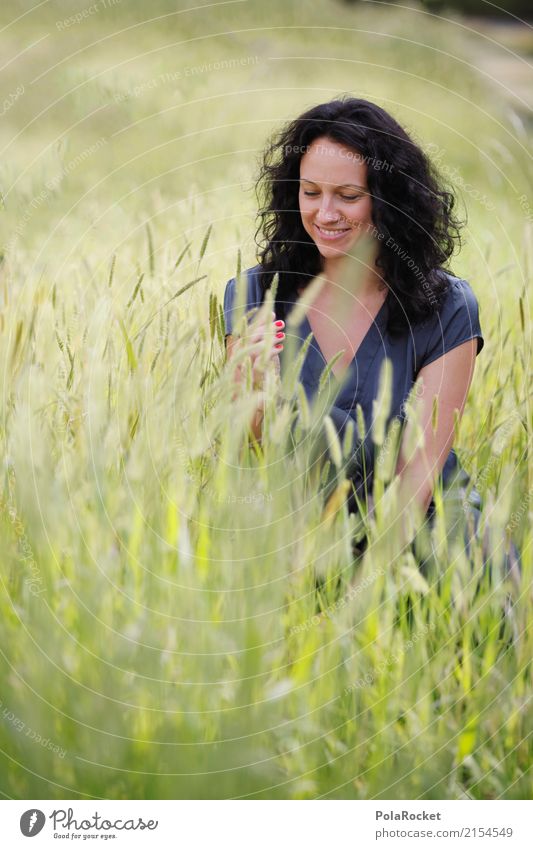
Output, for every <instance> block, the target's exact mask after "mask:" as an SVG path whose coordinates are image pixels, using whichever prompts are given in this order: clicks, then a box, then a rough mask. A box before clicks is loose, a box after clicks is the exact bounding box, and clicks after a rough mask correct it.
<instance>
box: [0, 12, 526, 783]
mask: <svg viewBox="0 0 533 849" xmlns="http://www.w3.org/2000/svg"><path fill="white" fill-rule="evenodd" d="M9 5H11V9H10V10H9V12H8V10H4V12H3V14H4V16H5V18H6V20H9V19H12V18H15V17H16V16H17V15H19V14H21V9H23V6H22V4H17V3H14V2H13V3H11V4H8V6H9ZM122 6H123V8H122V7H121V6H118V5H117V6H116V7H114V8H112V9H110V10H109V11H108V13H105V14H104V13H103V12H102V13H101V14H99V15H95V16H94V17H92V18H90V19H88V20H87V21H84V22H83V23H80V24H79V25H76V26H73V27H71V28H70V29H69V33H68V38H67V37H66V36H65V37H62V36H64V35H65V34H64V33H61V32H59V31H58V30H57V27H56V25H55V22H56V21H57V20H60V19H61V20H62V19H64V18H65V17H67V16H68V15H69V14H74V13H75V11H76V9H79V8H81V7H80V6H79V5H78V6H76V5H75V4H70V3H69V4H66V3H62V4H58V3H56V4H47V6H46V7H45V8H43V9H41V10H40V11H39V12H38V13H32V14H31V15H28V16H26V17H25V18H23V19H21V20H20V21H19V22H18V23H16V24H14V25H13V26H11V27H10V28H9V29H8V30H6V32H5V44H6V51H5V52H6V60H7V59H9V58H12V57H13V56H15V54H16V53H17V52H18V51H19V50H20V44H21V43H24V44H30V43H33V42H34V41H37V40H38V39H39V38H42V37H43V36H44V35H46V34H47V33H48V37H47V38H43V40H42V41H40V42H39V44H38V45H37V46H36V47H35V48H33V49H32V50H29V51H27V52H26V53H24V54H23V55H21V56H20V57H19V58H18V59H16V60H14V61H13V62H12V64H10V65H9V66H8V69H7V75H6V76H5V77H3V80H4V82H3V85H4V87H5V92H4V97H7V95H8V94H9V93H10V92H14V91H15V90H16V87H17V85H18V84H20V82H21V81H22V82H23V83H24V86H25V90H24V94H23V95H22V96H21V97H19V98H18V100H17V101H16V102H15V103H14V104H13V105H12V106H11V108H10V109H9V110H8V111H7V112H6V113H5V115H4V117H3V120H2V129H1V131H0V132H1V136H0V138H1V141H2V148H3V150H4V156H3V157H2V166H1V173H0V179H1V190H2V196H3V199H4V209H3V212H2V221H1V225H2V241H3V243H4V245H5V248H4V257H3V262H2V264H1V266H0V274H1V282H0V297H1V300H0V351H1V361H2V362H3V363H4V369H3V383H2V417H1V425H0V446H1V452H2V459H3V496H2V505H1V510H0V523H1V533H0V546H1V548H0V562H1V573H0V575H1V581H0V647H1V654H0V700H1V705H0V720H1V721H0V792H1V793H2V794H4V795H5V796H7V797H14V798H41V799H42V798H78V797H79V798H88V797H98V798H142V797H144V798H190V797H203V798H219V797H254V798H266V797H279V798H315V797H317V796H321V797H323V796H324V797H331V798H361V799H362V798H385V799H387V798H388V799H390V798H419V797H421V798H466V797H467V796H471V797H473V798H497V797H503V798H527V797H528V796H529V795H530V792H531V776H530V772H529V770H530V767H531V743H530V733H531V706H530V701H531V657H532V655H533V646H532V637H531V628H530V620H531V573H532V558H531V543H532V535H531V527H532V522H531V519H532V498H531V493H532V492H533V465H532V460H531V449H530V446H531V427H532V416H531V397H530V377H529V376H530V374H531V351H530V341H531V340H530V327H531V324H530V320H531V318H530V313H531V310H530V303H529V300H528V298H529V275H530V270H531V256H530V255H528V254H527V250H526V248H525V247H524V246H525V245H527V244H528V241H527V233H528V231H527V228H526V224H527V218H528V215H529V217H530V214H531V213H530V209H529V213H528V207H527V206H526V205H525V203H526V202H524V201H521V200H520V198H521V197H522V195H524V194H527V191H528V187H527V176H526V175H527V170H526V164H527V158H526V152H525V147H526V145H527V142H528V140H529V136H528V130H527V126H526V123H525V119H524V118H523V117H520V116H517V115H516V114H514V113H513V112H512V111H511V108H510V107H509V106H508V105H507V103H506V101H505V100H503V99H500V96H499V94H498V92H497V91H496V90H495V89H494V87H493V86H491V85H489V84H488V83H487V81H486V79H485V78H484V77H483V76H482V75H480V74H479V73H477V72H476V69H475V68H474V67H471V66H470V65H469V61H468V57H469V55H470V53H469V50H470V47H471V45H473V44H477V42H476V36H475V33H472V32H470V33H469V32H467V31H466V30H465V29H464V28H462V27H460V26H459V25H458V24H457V23H453V21H452V22H449V23H446V22H442V21H439V20H438V19H436V18H434V17H433V18H432V17H429V16H425V15H423V14H422V13H420V12H419V11H416V10H409V9H407V10H403V11H401V10H397V11H395V12H394V14H392V13H391V12H390V10H388V11H387V10H386V9H379V8H370V7H367V6H365V5H364V4H362V5H361V7H360V8H350V9H347V8H346V7H344V6H342V5H336V4H333V3H332V2H329V1H327V0H321V2H318V3H316V4H312V6H309V4H305V16H303V12H302V9H303V6H302V7H301V8H299V4H287V3H282V2H275V3H273V4H272V10H271V11H269V13H268V20H267V19H266V15H265V12H263V10H262V9H263V7H262V6H260V4H259V3H255V2H252V3H246V4H235V5H230V6H225V7H222V8H221V9H218V10H213V9H211V10H210V11H209V13H207V12H206V13H205V14H198V13H197V14H191V13H183V14H182V15H179V16H173V17H171V18H170V19H164V20H160V21H154V22H153V23H151V24H145V25H143V26H142V27H138V28H137V29H132V28H131V27H132V26H133V25H135V24H136V23H138V20H139V19H137V20H136V19H135V14H136V13H135V12H134V11H132V7H131V5H130V6H127V4H126V3H125V2H123V3H122ZM24 8H26V7H24ZM151 9H153V16H154V17H155V16H156V15H157V14H164V13H166V12H169V11H170V4H165V3H162V2H160V3H154V4H151ZM137 14H138V13H137ZM151 14H152V13H151ZM458 20H459V19H458ZM303 24H305V26H307V27H314V29H313V30H306V33H307V36H308V39H307V41H304V39H303V35H302V29H301V27H302V25H303ZM128 27H130V29H128ZM328 27H330V29H328ZM116 29H121V30H123V31H122V32H120V33H119V34H117V35H114V32H115V30H116ZM216 33H226V34H225V35H224V34H220V35H216ZM414 33H415V34H416V38H415V37H414ZM141 35H142V37H141ZM182 42H183V44H182ZM172 45H174V46H172ZM176 45H178V46H176ZM487 49H488V48H487ZM439 51H441V52H439ZM442 51H445V53H443V52H442ZM236 56H237V57H258V58H257V61H255V60H254V61H253V62H251V61H250V62H249V63H248V64H246V65H243V66H242V67H239V68H226V69H224V70H218V71H216V70H214V71H211V72H209V71H203V72H202V73H198V74H194V75H192V76H187V77H186V78H184V79H185V81H183V80H182V81H181V83H180V85H177V84H175V85H172V84H168V83H164V82H161V83H160V84H157V85H155V84H153V85H152V83H151V81H153V80H154V79H158V78H159V77H160V76H161V75H165V74H172V73H174V74H175V73H176V72H177V70H180V69H181V72H182V73H184V70H183V69H185V68H186V67H193V66H194V67H198V66H201V65H202V64H204V65H205V64H206V63H210V62H211V63H214V62H216V61H220V60H222V59H224V58H231V57H236ZM295 57H298V58H295ZM316 57H322V58H321V59H318V58H316ZM44 72H46V75H45V76H44V77H41V79H37V77H38V76H39V75H41V74H43V73H44ZM165 79H167V78H165ZM32 80H36V82H34V83H33V84H31V81H32ZM135 86H137V87H140V88H141V89H142V91H141V92H140V93H139V94H137V95H134V96H130V97H129V98H127V99H125V100H119V101H118V102H115V101H114V100H113V97H114V95H115V93H117V92H119V93H120V92H122V94H124V93H125V92H126V93H127V92H131V91H132V90H133V89H134V87H135ZM342 91H352V92H353V93H354V94H361V95H363V96H368V97H370V98H372V99H375V100H377V101H378V102H379V103H381V104H382V105H384V106H385V107H386V108H389V109H390V110H391V111H393V112H394V114H395V115H397V116H398V118H399V119H400V120H401V121H402V122H403V123H405V124H406V125H407V126H408V127H409V128H410V129H411V130H412V132H413V133H414V134H415V135H416V136H417V137H418V138H419V139H420V140H421V141H422V142H423V143H424V144H426V145H429V144H434V145H437V146H438V148H439V149H442V151H443V154H442V156H441V158H440V162H441V165H442V166H443V167H444V168H445V169H447V174H449V175H451V174H452V172H453V169H454V168H456V169H458V171H457V172H456V177H455V180H456V184H458V187H459V189H460V190H461V194H462V197H463V200H464V204H465V206H466V207H467V209H468V215H469V220H468V225H467V228H466V237H467V243H466V245H465V247H464V249H463V251H462V253H461V255H460V256H459V257H458V258H457V259H456V260H455V262H454V269H455V270H456V271H457V273H460V275H461V276H462V277H465V278H466V279H468V280H469V281H470V283H471V285H472V286H473V288H474V291H475V292H476V294H477V295H478V298H479V301H480V317H481V325H482V329H483V332H484V335H485V339H486V346H485V349H484V351H483V352H482V354H481V355H480V357H479V359H478V361H477V364H476V372H475V377H474V382H473V386H472V389H471V393H470V397H469V402H468V405H467V408H466V411H465V415H464V417H463V420H462V422H461V428H460V432H459V435H458V439H457V443H456V447H457V450H458V452H459V455H460V457H461V459H462V461H463V463H464V465H465V466H466V468H467V470H468V471H469V473H470V474H471V476H472V478H473V480H474V482H475V483H476V485H477V486H478V488H479V489H480V491H481V493H482V496H483V500H484V507H483V517H482V521H483V523H484V524H485V523H486V524H487V525H490V527H491V528H492V546H493V552H492V554H493V558H494V562H495V570H496V573H495V580H494V581H493V582H492V584H491V583H490V582H489V581H488V580H487V576H486V575H485V577H483V575H482V560H481V550H480V546H479V545H477V546H476V547H475V549H474V552H473V559H474V567H472V566H471V565H470V563H469V562H468V560H467V559H466V557H465V554H464V552H463V551H462V549H461V548H460V547H458V546H455V545H454V546H452V547H451V549H450V550H448V551H445V550H443V552H442V554H441V555H440V560H439V563H438V565H439V567H440V569H441V572H442V577H441V580H440V581H438V582H437V581H436V580H434V579H433V578H431V577H430V578H428V580H427V581H426V580H424V579H423V578H422V577H421V575H420V573H419V571H418V569H417V568H416V563H415V562H414V560H413V557H412V555H410V554H404V555H401V556H396V554H397V551H396V548H395V541H394V536H393V535H392V534H390V533H388V534H387V533H385V534H383V533H382V532H383V530H384V529H386V524H387V522H386V516H384V517H383V518H382V519H381V523H380V524H378V526H377V527H376V528H374V529H373V532H374V533H375V536H376V539H377V545H376V548H375V549H373V550H372V554H371V556H370V557H367V558H365V559H364V560H362V561H361V562H360V563H359V564H358V565H357V564H354V563H353V561H352V556H351V545H350V539H351V535H352V533H353V532H354V529H355V528H354V524H353V517H352V518H351V519H350V518H349V517H348V514H347V513H346V512H345V511H343V510H341V511H339V513H338V514H337V515H336V516H334V517H333V518H332V520H331V521H328V522H324V521H320V519H321V509H322V505H321V501H320V496H317V486H316V481H315V484H314V485H313V481H310V479H309V477H308V476H307V475H306V452H305V446H300V447H299V448H298V449H297V450H296V451H295V452H294V453H293V454H291V455H290V456H288V454H287V450H286V449H287V445H286V433H287V430H288V427H289V424H290V421H291V419H290V416H291V409H292V407H291V402H290V400H283V399H282V400H281V402H280V406H279V410H278V415H277V416H276V418H275V420H274V419H272V421H271V423H270V425H269V426H268V437H267V438H266V439H265V443H264V445H263V448H262V449H258V448H255V449H254V448H253V447H249V446H248V445H247V440H246V420H247V416H248V415H249V411H250V405H251V404H252V403H253V399H251V398H250V397H247V398H245V399H244V400H243V401H241V402H237V403H233V404H232V403H231V402H230V400H229V386H228V380H227V374H226V370H225V369H224V354H223V344H222V332H223V326H222V315H221V300H222V294H223V290H224V285H225V283H226V281H227V280H228V279H229V278H230V277H231V276H233V275H234V274H235V271H236V268H237V266H238V263H239V262H242V267H243V268H246V267H249V266H250V265H253V264H255V261H256V260H255V252H254V245H253V231H254V227H253V216H254V212H255V206H254V197H253V192H252V186H253V176H254V173H255V165H256V161H257V158H258V156H259V154H260V151H261V149H262V147H263V145H264V143H265V140H266V137H267V135H268V133H270V132H271V131H272V130H273V129H274V128H275V127H277V126H279V124H281V123H282V122H283V121H284V120H285V119H287V118H289V117H291V116H293V115H294V114H297V112H298V111H302V110H303V109H304V108H305V107H306V106H308V105H310V104H311V103H315V102H319V101H320V100H326V99H328V98H330V97H332V96H334V95H335V94H337V93H340V92H342ZM2 99H3V98H2ZM434 150H435V148H434ZM457 174H458V175H459V177H457ZM61 175H62V179H60V178H61ZM50 181H52V182H51V185H52V188H47V187H46V183H47V182H50ZM476 190H477V192H478V193H482V194H483V195H486V201H485V202H480V200H479V195H476V194H475V192H476ZM39 198H40V200H39ZM238 252H239V253H238ZM444 520H445V517H444V515H442V514H441V511H440V510H439V521H440V524H439V525H438V532H440V533H441V534H442V522H443V521H444ZM506 526H508V527H509V528H510V529H511V530H512V535H513V538H514V540H515V542H516V544H517V545H518V547H519V549H520V552H521V557H522V564H523V576H522V583H521V585H520V586H519V587H517V586H516V585H514V584H512V583H511V582H510V581H503V582H502V581H499V580H498V571H497V570H498V564H499V562H500V558H501V552H502V547H501V541H502V540H503V539H504V538H505V532H506V531H505V528H506ZM439 529H440V530H439ZM380 534H381V536H380ZM317 580H318V581H319V583H320V591H319V592H317V588H316V585H317ZM38 735H39V736H38Z"/></svg>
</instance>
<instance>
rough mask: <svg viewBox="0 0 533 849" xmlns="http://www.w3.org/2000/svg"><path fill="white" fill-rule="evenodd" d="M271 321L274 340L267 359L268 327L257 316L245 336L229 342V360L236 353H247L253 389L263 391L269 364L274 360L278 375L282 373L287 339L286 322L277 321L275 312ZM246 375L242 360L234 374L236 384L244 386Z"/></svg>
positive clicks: (230, 339)
mask: <svg viewBox="0 0 533 849" xmlns="http://www.w3.org/2000/svg"><path fill="white" fill-rule="evenodd" d="M271 320H272V324H273V339H272V343H271V346H270V347H269V349H268V352H267V355H266V357H265V356H264V348H265V345H264V339H265V335H266V333H267V327H268V325H267V323H266V322H265V321H264V320H263V318H262V317H260V316H257V317H256V318H255V319H253V320H252V321H251V322H250V323H249V325H248V327H247V330H246V333H245V335H243V336H239V337H237V338H234V337H232V336H230V337H229V339H228V342H227V356H228V359H229V358H230V357H233V356H234V354H235V353H238V352H240V351H246V353H247V354H248V356H249V357H250V359H251V361H252V381H253V388H254V389H256V390H257V389H259V390H261V389H263V386H264V380H265V373H266V365H267V364H268V362H270V361H271V360H272V361H273V363H274V370H275V372H276V374H279V373H280V360H279V353H280V351H281V350H283V340H284V339H285V333H284V330H283V329H284V327H285V322H284V321H281V320H279V321H276V314H275V312H272V313H271ZM239 359H240V358H239ZM245 375H246V366H245V362H243V361H242V360H241V361H240V362H239V363H238V364H237V366H236V368H235V370H234V373H233V380H234V382H235V383H237V384H238V385H243V383H244V380H245Z"/></svg>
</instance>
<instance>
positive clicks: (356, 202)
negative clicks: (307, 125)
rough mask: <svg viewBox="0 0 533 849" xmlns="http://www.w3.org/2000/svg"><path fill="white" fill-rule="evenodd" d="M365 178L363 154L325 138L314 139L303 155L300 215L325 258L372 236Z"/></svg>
mask: <svg viewBox="0 0 533 849" xmlns="http://www.w3.org/2000/svg"><path fill="white" fill-rule="evenodd" d="M366 179H367V166H366V163H365V162H364V158H363V157H362V155H361V154H360V153H359V152H358V151H356V150H353V149H352V148H349V147H346V146H345V145H343V144H339V143H338V142H335V141H332V140H331V139H328V138H326V137H321V138H318V139H315V141H314V142H313V143H312V144H311V145H309V147H308V149H307V150H306V152H305V153H304V155H303V156H302V158H301V160H300V190H299V194H298V202H299V205H300V214H301V216H302V223H303V226H304V228H305V230H306V232H307V233H309V235H310V236H311V238H312V239H313V241H314V242H315V243H316V246H317V248H318V250H319V251H320V253H321V255H322V256H323V257H324V259H332V258H334V257H340V256H341V255H343V254H345V253H346V252H348V251H349V249H350V248H351V247H352V245H354V244H355V242H356V241H357V240H358V239H359V238H360V237H361V235H362V234H363V233H369V234H372V233H373V231H374V226H373V224H372V201H371V198H370V195H369V194H368V187H367V182H366Z"/></svg>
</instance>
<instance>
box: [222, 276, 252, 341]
mask: <svg viewBox="0 0 533 849" xmlns="http://www.w3.org/2000/svg"><path fill="white" fill-rule="evenodd" d="M256 270H257V267H256V268H250V269H248V270H247V271H246V292H245V300H244V304H241V305H240V309H239V305H238V304H237V278H235V277H232V278H231V280H228V282H227V283H226V288H225V290H224V301H223V306H222V309H223V312H224V324H225V327H226V336H227V335H228V334H230V333H231V334H233V332H234V327H235V324H236V323H237V322H238V320H239V318H240V316H241V315H242V314H243V313H242V312H241V310H242V308H243V306H244V313H247V312H249V311H250V310H252V309H254V308H256V307H259V306H260V305H261V301H262V292H261V287H260V286H259V281H258V277H257V274H256V273H255V272H256Z"/></svg>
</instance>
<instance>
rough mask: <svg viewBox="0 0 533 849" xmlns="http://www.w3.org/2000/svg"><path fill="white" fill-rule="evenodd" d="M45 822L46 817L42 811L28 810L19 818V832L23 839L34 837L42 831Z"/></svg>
mask: <svg viewBox="0 0 533 849" xmlns="http://www.w3.org/2000/svg"><path fill="white" fill-rule="evenodd" d="M45 822H46V817H45V815H44V814H43V812H42V811H39V810H38V809H37V808H30V810H29V811H24V813H23V814H22V816H21V818H20V830H21V832H22V833H23V835H24V837H35V835H36V834H39V832H40V831H42V829H43V826H44V824H45Z"/></svg>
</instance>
